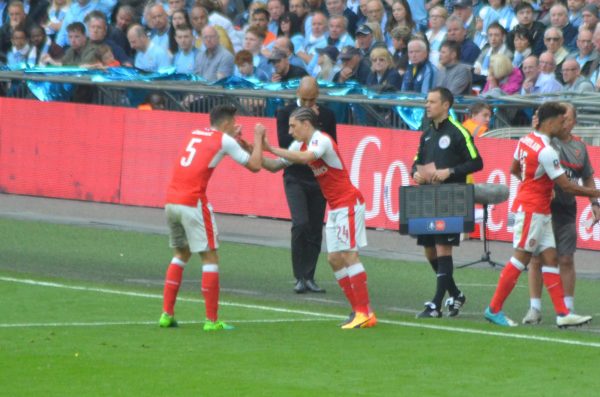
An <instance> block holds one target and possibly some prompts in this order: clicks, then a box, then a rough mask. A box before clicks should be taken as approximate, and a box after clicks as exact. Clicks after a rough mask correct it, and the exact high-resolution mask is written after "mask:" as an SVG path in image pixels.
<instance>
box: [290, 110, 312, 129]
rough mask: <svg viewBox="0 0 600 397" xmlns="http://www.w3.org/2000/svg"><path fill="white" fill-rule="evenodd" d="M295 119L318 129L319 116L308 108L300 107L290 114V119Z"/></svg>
mask: <svg viewBox="0 0 600 397" xmlns="http://www.w3.org/2000/svg"><path fill="white" fill-rule="evenodd" d="M292 117H293V118H295V119H296V120H298V121H308V122H309V123H310V124H311V125H312V126H313V127H317V125H319V122H318V121H317V114H316V113H315V111H314V110H312V109H311V108H307V107H299V108H298V109H296V110H294V111H293V112H292V114H290V118H292Z"/></svg>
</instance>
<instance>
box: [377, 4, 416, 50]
mask: <svg viewBox="0 0 600 397" xmlns="http://www.w3.org/2000/svg"><path fill="white" fill-rule="evenodd" d="M398 26H407V27H408V28H409V29H410V31H411V32H412V33H418V32H419V29H418V27H417V25H416V24H415V22H414V21H413V18H412V13H411V11H410V6H409V5H408V2H407V1H406V0H393V2H392V17H391V18H389V19H388V22H387V24H386V27H385V32H384V41H385V43H386V45H387V47H388V49H389V48H391V47H392V30H394V28H396V27H398Z"/></svg>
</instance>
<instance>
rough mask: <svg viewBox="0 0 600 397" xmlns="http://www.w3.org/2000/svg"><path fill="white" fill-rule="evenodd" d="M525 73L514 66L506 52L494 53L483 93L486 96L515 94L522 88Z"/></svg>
mask: <svg viewBox="0 0 600 397" xmlns="http://www.w3.org/2000/svg"><path fill="white" fill-rule="evenodd" d="M522 84H523V73H521V70H520V69H519V68H518V67H515V66H513V64H512V62H511V60H510V58H509V57H507V56H506V55H504V54H496V55H493V56H492V58H491V59H490V69H489V74H488V77H487V82H486V83H485V87H483V91H482V94H484V95H486V96H500V95H513V94H516V93H518V92H519V91H520V90H521V85H522Z"/></svg>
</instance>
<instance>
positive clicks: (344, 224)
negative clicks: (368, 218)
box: [325, 204, 367, 252]
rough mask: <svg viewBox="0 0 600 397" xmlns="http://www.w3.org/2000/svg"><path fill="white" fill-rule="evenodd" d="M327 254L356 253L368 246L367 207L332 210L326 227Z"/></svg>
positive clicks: (359, 205) (357, 205)
mask: <svg viewBox="0 0 600 397" xmlns="http://www.w3.org/2000/svg"><path fill="white" fill-rule="evenodd" d="M325 235H326V236H327V237H326V240H327V252H339V251H356V250H358V248H359V247H365V246H366V245H367V231H366V229H365V205H364V204H356V205H355V206H354V207H352V208H350V207H342V208H337V209H335V210H330V211H329V214H328V215H327V224H326V225H325Z"/></svg>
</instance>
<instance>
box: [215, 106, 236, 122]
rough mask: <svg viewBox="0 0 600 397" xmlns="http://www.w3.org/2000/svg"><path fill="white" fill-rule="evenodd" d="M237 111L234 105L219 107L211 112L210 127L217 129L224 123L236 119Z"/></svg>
mask: <svg viewBox="0 0 600 397" xmlns="http://www.w3.org/2000/svg"><path fill="white" fill-rule="evenodd" d="M236 112H237V109H236V107H235V106H233V105H219V106H216V107H214V108H213V109H212V110H211V111H210V125H211V126H212V127H217V126H219V125H221V123H223V122H224V121H227V120H231V119H232V118H234V117H235V113H236Z"/></svg>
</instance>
